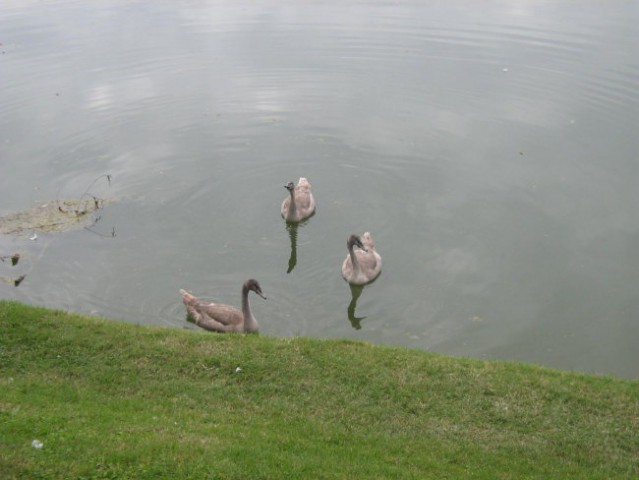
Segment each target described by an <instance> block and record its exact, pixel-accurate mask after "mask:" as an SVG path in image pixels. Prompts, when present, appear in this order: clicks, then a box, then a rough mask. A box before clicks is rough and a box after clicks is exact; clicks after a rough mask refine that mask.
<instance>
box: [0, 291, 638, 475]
mask: <svg viewBox="0 0 639 480" xmlns="http://www.w3.org/2000/svg"><path fill="white" fill-rule="evenodd" d="M34 440H38V441H40V442H42V447H41V448H35V447H34V446H32V442H33V441H34ZM36 446H37V445H36ZM638 476H639V383H638V382H629V381H622V380H616V379H612V378H603V377H593V376H586V375H579V374H573V373H564V372H558V371H553V370H548V369H543V368H538V367H533V366H527V365H521V364H514V363H506V362H482V361H473V360H462V359H453V358H448V357H444V356H440V355H434V354H429V353H425V352H420V351H413V350H407V349H401V348H386V347H377V346H371V345H368V344H364V343H356V342H346V341H326V340H312V339H302V338H295V339H273V338H267V337H259V336H239V335H226V336H224V335H216V334H210V333H205V332H202V333H200V332H191V331H183V330H178V329H163V328H150V327H138V326H134V325H129V324H124V323H119V322H113V321H101V320H96V319H91V318H85V317H80V316H75V315H68V314H65V313H62V312H58V311H51V310H46V309H40V308H33V307H27V306H24V305H20V304H17V303H12V302H0V478H3V479H11V478H16V479H17V478H31V479H40V478H87V479H88V478H119V479H120V478H172V479H181V478H194V479H196V478H197V479H204V478H230V479H233V478H236V479H247V478H308V479H318V478H352V479H364V478H415V479H425V478H433V479H460V478H486V479H510V478H512V479H520V478H539V479H549V478H575V479H576V478H579V479H603V478H637V477H638Z"/></svg>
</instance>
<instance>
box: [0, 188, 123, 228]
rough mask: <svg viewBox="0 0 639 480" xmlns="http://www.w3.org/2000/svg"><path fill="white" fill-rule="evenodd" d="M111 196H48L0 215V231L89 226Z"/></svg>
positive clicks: (110, 201)
mask: <svg viewBox="0 0 639 480" xmlns="http://www.w3.org/2000/svg"><path fill="white" fill-rule="evenodd" d="M112 202H113V200H108V199H102V198H97V197H93V196H90V197H86V196H85V197H83V198H80V199H69V200H51V201H49V202H44V203H41V204H39V205H37V206H35V207H33V208H30V209H28V210H22V211H19V212H15V213H10V214H8V215H5V216H3V217H0V234H3V235H19V234H21V233H25V232H33V231H39V232H67V231H71V230H79V229H81V228H85V227H89V226H91V225H92V224H94V223H95V222H96V220H97V218H96V213H97V212H98V211H99V210H100V209H102V208H104V206H105V205H108V204H109V203H112Z"/></svg>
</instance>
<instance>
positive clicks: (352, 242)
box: [346, 234, 368, 252]
mask: <svg viewBox="0 0 639 480" xmlns="http://www.w3.org/2000/svg"><path fill="white" fill-rule="evenodd" d="M346 246H347V247H348V249H349V250H350V248H351V247H357V248H361V249H362V250H364V251H365V252H367V251H368V250H366V247H364V244H363V243H362V239H361V238H360V237H359V235H355V234H351V236H350V237H348V241H347V242H346Z"/></svg>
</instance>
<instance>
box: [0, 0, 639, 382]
mask: <svg viewBox="0 0 639 480" xmlns="http://www.w3.org/2000/svg"><path fill="white" fill-rule="evenodd" d="M638 22H639V10H638V9H637V4H636V2H629V1H626V0H611V1H607V2H599V1H588V0H585V1H580V2H573V1H567V0H559V1H552V2H543V1H537V0H535V1H532V0H531V1H511V0H504V1H484V2H476V1H471V0H461V1H449V2H421V1H419V2H417V1H416V2H403V1H400V2H377V1H374V0H371V1H364V2H337V1H335V2H321V3H320V2H311V1H308V2H300V1H297V0H296V1H282V0H278V1H273V2H260V3H259V5H255V4H253V3H252V2H247V3H238V2H221V1H190V2H152V1H116V0H112V1H92V2H84V1H48V2H40V1H25V0H20V1H18V0H3V2H2V4H1V5H0V43H1V44H2V45H0V49H1V51H2V53H1V55H0V81H1V82H2V83H1V85H2V88H0V108H1V111H2V115H1V116H0V162H1V163H0V215H3V214H7V213H10V212H13V211H17V210H21V209H26V208H28V207H31V206H32V205H34V204H37V202H43V201H46V200H50V199H55V198H75V197H79V196H80V195H81V194H82V193H83V192H84V191H85V190H86V189H87V187H88V186H89V185H90V184H91V182H92V181H93V180H94V179H95V178H97V177H98V176H100V175H102V174H110V175H112V181H111V185H110V186H109V185H108V183H107V182H106V180H105V179H101V180H99V181H98V182H96V183H95V184H94V185H93V186H92V187H91V193H93V194H95V195H98V196H101V197H110V198H115V199H117V203H115V204H113V205H111V206H109V207H107V208H105V209H104V210H103V211H102V212H101V214H102V215H101V218H100V221H99V222H98V223H97V224H96V225H95V226H94V227H93V230H94V231H93V232H90V231H87V230H79V231H75V232H69V233H65V234H46V233H38V239H37V240H29V237H30V235H31V234H30V233H29V234H27V235H22V236H0V254H2V255H6V254H10V253H14V252H20V253H22V255H23V259H22V260H21V261H20V263H19V264H18V265H16V266H15V267H11V266H10V265H9V264H8V263H7V262H5V263H0V275H2V276H3V277H15V276H17V275H19V274H27V277H26V279H25V281H24V282H23V283H22V284H21V285H20V286H19V287H18V288H14V287H13V286H11V285H9V284H7V283H4V282H2V283H0V297H2V298H8V299H16V300H20V301H24V302H27V303H31V304H37V305H45V306H49V307H55V308H62V309H68V310H72V311H77V312H82V313H93V314H98V315H104V316H108V317H113V318H118V319H123V320H125V321H129V322H139V323H145V324H159V325H166V326H171V327H176V328H192V327H191V326H190V325H189V324H187V323H186V322H185V321H184V311H183V306H182V305H181V302H180V298H179V296H178V293H177V292H178V289H179V288H186V289H187V290H189V291H192V292H193V293H194V294H196V295H199V296H202V297H203V298H207V299H211V300H212V299H215V300H222V301H224V302H226V303H232V304H235V305H239V302H240V298H239V293H240V287H241V283H242V282H243V281H244V280H246V279H247V278H249V277H255V278H257V279H258V280H259V281H260V283H261V284H262V287H263V290H264V292H265V294H266V295H267V296H268V300H267V301H263V300H261V299H259V298H258V297H252V299H251V300H252V302H251V304H252V307H253V310H254V313H255V315H256V317H257V318H258V320H259V321H260V324H261V330H262V333H263V334H265V335H272V336H278V337H285V336H293V335H305V336H315V337H340V338H352V339H363V340H367V341H370V342H373V343H379V344H392V345H405V346H409V347H415V348H420V349H425V350H429V351H436V352H443V353H446V354H453V355H460V356H469V357H477V358H491V359H492V358H499V359H511V360H517V361H526V362H533V363H539V364H543V365H548V366H552V367H557V368H562V369H572V370H578V371H587V372H598V373H610V374H614V375H618V376H623V377H630V378H637V377H639V349H638V348H637V344H638V343H639V315H638V313H637V312H639V295H638V285H639V253H638V252H639V214H638V213H637V212H638V207H639V167H638V164H639V162H638V157H637V151H639V148H638V147H639V140H638V135H637V132H638V131H639V93H638V89H637V85H638V84H639V33H638V32H639V30H637V23H638ZM300 176H305V177H308V178H309V180H310V181H311V183H312V185H313V188H314V192H315V196H316V199H317V202H318V211H317V214H316V215H315V216H314V217H313V218H312V219H311V220H310V221H309V222H308V223H307V224H306V225H303V226H301V227H300V228H299V229H298V230H297V231H296V232H289V231H287V229H286V227H285V225H284V222H283V221H282V219H281V218H280V214H279V206H280V203H281V201H282V200H283V198H284V196H285V194H286V191H285V190H284V188H283V185H284V184H285V183H286V182H288V181H290V180H297V179H298V178H299V177H300ZM365 230H370V231H371V232H372V234H373V237H374V239H375V241H376V243H377V246H378V250H379V252H380V253H381V254H382V256H383V258H384V270H383V272H382V275H381V277H380V278H379V279H378V280H377V282H375V283H374V284H372V285H370V286H368V287H366V288H365V289H364V290H363V291H362V292H359V293H361V295H360V296H359V298H358V299H357V304H356V306H355V308H353V305H352V304H351V299H352V292H351V290H350V289H349V287H348V285H347V284H346V283H345V282H344V281H343V280H342V278H341V276H340V273H339V269H340V265H341V262H342V260H343V259H344V257H345V256H346V245H345V243H346V237H347V235H348V234H349V233H351V232H357V233H362V232H363V231H365ZM113 231H115V233H116V236H115V237H111V233H112V232H113ZM291 233H292V234H294V236H296V248H295V254H296V261H297V262H296V264H295V267H294V269H293V270H292V271H291V272H290V273H287V270H288V269H289V260H290V257H291V254H292V252H291V239H292V238H293V236H292V235H290V234H291ZM349 304H351V305H350V309H349ZM349 317H350V318H349ZM362 317H364V318H362Z"/></svg>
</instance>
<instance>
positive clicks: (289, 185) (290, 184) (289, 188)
mask: <svg viewBox="0 0 639 480" xmlns="http://www.w3.org/2000/svg"><path fill="white" fill-rule="evenodd" d="M284 188H285V189H286V190H288V191H289V192H292V191H293V190H295V184H294V183H293V182H288V183H287V184H286V185H284Z"/></svg>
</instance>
